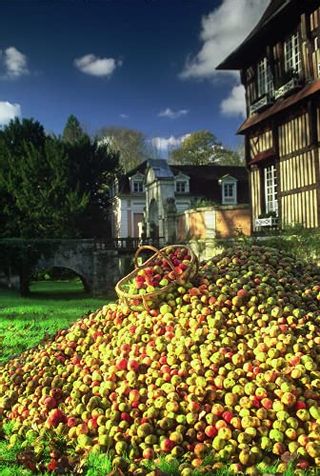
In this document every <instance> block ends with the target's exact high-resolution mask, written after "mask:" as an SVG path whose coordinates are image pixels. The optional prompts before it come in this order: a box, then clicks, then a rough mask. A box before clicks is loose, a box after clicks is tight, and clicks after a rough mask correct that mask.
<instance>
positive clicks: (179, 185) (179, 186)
mask: <svg viewBox="0 0 320 476" xmlns="http://www.w3.org/2000/svg"><path fill="white" fill-rule="evenodd" d="M186 185H187V183H186V182H185V181H184V180H179V181H177V182H176V192H177V193H186V188H187V187H186Z"/></svg>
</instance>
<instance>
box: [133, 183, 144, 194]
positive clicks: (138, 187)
mask: <svg viewBox="0 0 320 476" xmlns="http://www.w3.org/2000/svg"><path fill="white" fill-rule="evenodd" d="M133 192H134V193H142V192H143V182H141V180H135V181H134V182H133Z"/></svg>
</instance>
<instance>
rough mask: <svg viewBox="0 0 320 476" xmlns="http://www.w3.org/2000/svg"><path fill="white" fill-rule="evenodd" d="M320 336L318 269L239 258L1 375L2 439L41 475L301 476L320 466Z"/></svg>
mask: <svg viewBox="0 0 320 476" xmlns="http://www.w3.org/2000/svg"><path fill="white" fill-rule="evenodd" d="M177 259H178V258H177ZM181 262H183V260H182V261H181ZM157 266H158V265H157ZM159 266H161V265H159ZM177 266H178V265H177ZM157 274H160V272H159V273H157ZM161 279H162V278H161ZM163 279H164V278H163ZM159 282H160V281H159ZM319 324H320V270H319V268H317V267H316V266H314V265H312V264H308V263H302V262H298V261H297V260H295V259H294V258H292V257H290V256H288V255H286V254H284V253H282V252H280V251H277V250H275V249H271V248H266V247H255V246H253V247H250V248H246V247H235V248H233V249H230V250H228V251H227V252H225V253H224V254H222V255H220V256H218V257H215V258H213V259H212V260H210V261H209V262H206V263H204V264H202V265H201V266H200V269H199V274H198V276H197V278H196V279H195V280H194V281H193V282H192V283H187V284H185V285H184V286H181V285H180V286H178V287H177V288H176V289H175V290H174V292H172V293H170V294H168V295H167V296H166V298H165V299H164V300H163V302H162V303H161V305H160V306H159V307H157V308H155V309H151V310H149V311H147V310H143V311H140V312H138V311H132V310H131V309H130V308H129V307H128V306H126V305H124V304H122V305H121V304H117V303H114V304H110V305H107V306H105V307H103V308H102V309H100V310H98V311H96V312H94V313H92V314H90V315H88V316H86V317H84V318H82V319H81V320H79V321H77V322H75V323H74V324H73V325H72V326H71V327H70V328H69V329H66V330H61V331H60V332H58V333H57V334H56V335H55V336H54V338H53V339H51V340H49V341H47V342H45V343H43V344H42V345H40V346H38V347H37V348H35V349H31V350H29V351H27V352H25V353H24V354H22V355H21V356H20V357H18V358H15V359H12V360H11V361H10V362H8V363H7V364H6V365H4V366H3V367H0V422H1V423H0V425H2V427H3V429H5V428H7V427H8V426H10V428H11V431H10V433H8V432H7V436H6V437H7V438H8V442H9V444H10V445H14V444H21V452H20V456H19V458H20V459H19V460H20V461H21V463H22V464H24V465H25V466H26V467H29V468H31V469H34V470H35V471H36V470H37V471H52V472H57V473H59V474H62V473H63V472H66V473H67V472H70V471H71V472H72V474H78V473H81V471H84V469H83V468H85V464H86V459H87V457H88V454H89V453H91V452H102V453H103V452H108V455H109V456H112V457H113V464H114V467H115V468H119V472H120V471H122V473H123V474H126V475H133V474H134V475H147V474H150V475H151V474H152V475H156V474H160V473H159V472H157V471H153V472H152V471H151V470H150V462H155V464H156V462H157V459H158V458H159V457H160V456H163V455H164V456H165V458H166V459H167V460H168V461H170V460H172V459H176V460H178V461H179V462H180V466H179V474H181V476H189V475H192V474H193V472H194V471H195V470H197V471H198V474H199V473H200V474H206V475H209V474H211V472H214V471H216V470H217V469H218V468H220V467H222V466H223V465H225V464H227V465H228V467H229V469H230V471H232V472H233V473H234V474H241V473H245V474H251V475H255V474H259V473H258V468H260V469H261V468H262V469H263V467H264V466H268V465H271V464H273V463H274V462H275V461H279V462H280V465H279V467H278V471H279V472H280V473H283V472H284V471H285V469H286V467H287V466H288V464H290V463H292V462H293V463H294V464H295V465H296V468H297V469H296V472H297V474H299V472H301V474H302V472H303V471H304V470H306V469H308V468H309V469H312V468H315V467H317V466H319V465H320V325H319Z"/></svg>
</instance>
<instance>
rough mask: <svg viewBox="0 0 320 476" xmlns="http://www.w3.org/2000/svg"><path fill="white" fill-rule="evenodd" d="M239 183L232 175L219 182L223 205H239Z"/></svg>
mask: <svg viewBox="0 0 320 476" xmlns="http://www.w3.org/2000/svg"><path fill="white" fill-rule="evenodd" d="M237 182H238V180H237V179H236V178H234V177H231V175H225V176H224V177H222V178H221V179H220V180H219V184H220V185H221V187H222V205H236V204H237Z"/></svg>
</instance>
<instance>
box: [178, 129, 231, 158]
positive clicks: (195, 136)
mask: <svg viewBox="0 0 320 476" xmlns="http://www.w3.org/2000/svg"><path fill="white" fill-rule="evenodd" d="M221 147H222V146H221V144H220V143H219V142H218V140H217V138H216V136H215V135H214V134H213V133H212V132H210V131H206V130H200V131H196V132H193V133H192V134H189V135H188V136H187V137H186V138H185V139H184V140H183V141H182V143H181V145H180V147H178V148H176V149H174V150H173V151H172V152H171V156H170V159H171V160H172V161H173V162H174V163H176V164H181V165H184V164H192V165H207V164H212V163H214V162H215V157H216V153H217V150H219V149H220V148H221Z"/></svg>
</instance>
